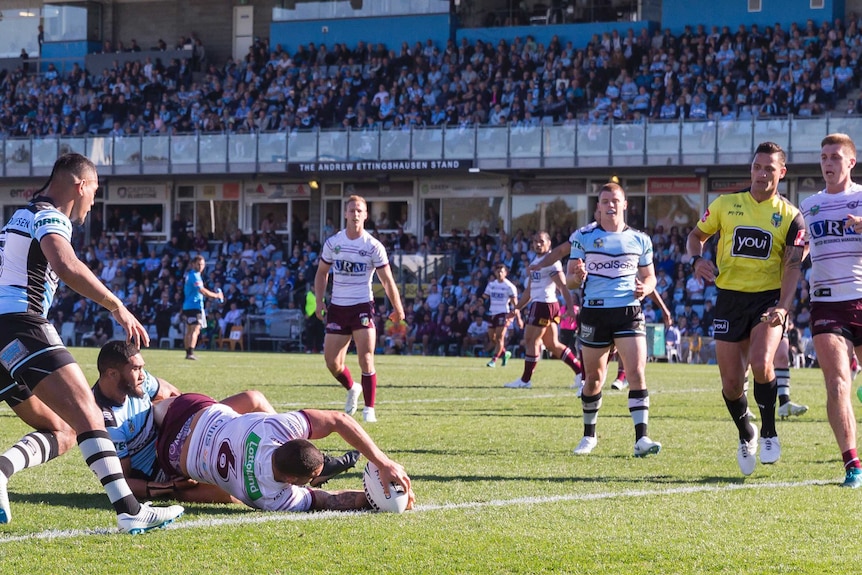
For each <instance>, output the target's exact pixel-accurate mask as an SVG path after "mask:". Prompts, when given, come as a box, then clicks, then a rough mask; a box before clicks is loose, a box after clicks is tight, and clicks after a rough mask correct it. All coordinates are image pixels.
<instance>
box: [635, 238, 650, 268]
mask: <svg viewBox="0 0 862 575" xmlns="http://www.w3.org/2000/svg"><path fill="white" fill-rule="evenodd" d="M638 237H639V238H640V240H641V244H642V246H643V250H642V251H641V256H640V259H638V266H640V267H642V268H643V267H646V266H648V265H650V264H651V263H652V260H653V257H652V256H653V253H652V240H651V239H649V236H647V235H646V234H638Z"/></svg>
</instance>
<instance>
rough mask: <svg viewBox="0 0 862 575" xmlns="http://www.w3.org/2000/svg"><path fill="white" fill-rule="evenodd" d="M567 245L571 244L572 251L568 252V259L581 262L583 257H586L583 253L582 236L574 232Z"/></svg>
mask: <svg viewBox="0 0 862 575" xmlns="http://www.w3.org/2000/svg"><path fill="white" fill-rule="evenodd" d="M569 243H571V244H572V249H571V250H569V258H570V259H576V260H582V259H584V256H586V252H585V251H584V243H583V236H582V235H581V234H580V233H578V232H575V233H573V234H572V237H570V238H569Z"/></svg>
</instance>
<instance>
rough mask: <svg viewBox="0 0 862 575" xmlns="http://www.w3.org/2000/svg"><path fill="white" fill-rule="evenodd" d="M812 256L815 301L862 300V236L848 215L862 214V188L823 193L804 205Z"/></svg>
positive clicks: (817, 194) (804, 201)
mask: <svg viewBox="0 0 862 575" xmlns="http://www.w3.org/2000/svg"><path fill="white" fill-rule="evenodd" d="M800 210H801V211H802V216H803V217H804V218H805V227H806V228H807V229H808V249H809V250H810V252H809V253H810V254H811V285H810V286H809V288H808V291H809V293H810V294H811V295H810V297H811V301H813V302H827V301H829V302H836V301H853V300H857V299H860V298H862V280H860V278H862V261H860V258H859V256H860V254H862V235H860V234H857V233H856V232H854V231H853V228H848V227H847V215H848V214H853V215H854V216H860V215H862V185H859V184H853V186H852V187H851V188H850V189H849V190H844V191H842V192H838V193H835V194H829V193H826V190H822V191H820V192H818V193H816V194H814V195H813V196H808V197H807V198H805V199H804V200H802V202H801V203H800Z"/></svg>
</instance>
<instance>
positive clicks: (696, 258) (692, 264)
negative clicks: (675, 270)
mask: <svg viewBox="0 0 862 575" xmlns="http://www.w3.org/2000/svg"><path fill="white" fill-rule="evenodd" d="M702 259H703V256H691V268H692V269H694V266H695V264H696V263H697V260H702Z"/></svg>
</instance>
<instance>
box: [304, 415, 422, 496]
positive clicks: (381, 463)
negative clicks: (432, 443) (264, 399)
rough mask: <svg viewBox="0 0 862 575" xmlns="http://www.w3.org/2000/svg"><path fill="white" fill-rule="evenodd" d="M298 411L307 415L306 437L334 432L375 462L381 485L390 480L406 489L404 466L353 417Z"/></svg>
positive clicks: (313, 437) (317, 437)
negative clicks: (388, 455)
mask: <svg viewBox="0 0 862 575" xmlns="http://www.w3.org/2000/svg"><path fill="white" fill-rule="evenodd" d="M302 413H304V414H305V416H306V417H307V418H308V424H309V428H310V429H311V435H310V437H309V439H321V438H323V437H327V436H328V435H330V434H332V433H337V434H338V435H340V436H341V438H342V439H344V441H346V442H347V443H348V444H350V445H351V446H352V447H353V448H355V449H358V450H359V453H361V454H362V455H364V456H365V458H366V459H368V461H371V462H372V463H374V464H375V465H377V467H378V468H379V469H380V476H381V480H382V481H383V485H389V482H390V481H392V482H395V483H398V484H400V485H401V486H402V487H404V489H405V490H406V491H410V477H409V476H408V475H407V472H406V471H404V468H403V467H402V466H401V465H399V464H398V463H396V462H394V461H392V460H391V459H389V457H387V456H386V454H385V453H383V451H381V450H380V448H379V447H377V445H376V444H375V443H374V440H372V439H371V436H369V435H368V433H366V432H365V430H364V429H362V427H361V426H360V425H359V424H358V423H357V422H356V420H355V419H353V418H352V417H350V416H349V415H347V414H346V413H344V412H341V411H329V410H327V411H323V410H317V409H304V410H302Z"/></svg>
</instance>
